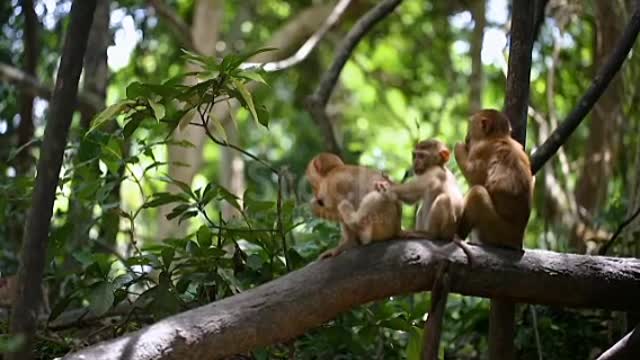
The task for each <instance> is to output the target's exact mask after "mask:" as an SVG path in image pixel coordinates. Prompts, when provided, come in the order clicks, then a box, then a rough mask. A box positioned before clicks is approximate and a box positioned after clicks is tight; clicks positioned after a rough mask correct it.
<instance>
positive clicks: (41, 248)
mask: <svg viewBox="0 0 640 360" xmlns="http://www.w3.org/2000/svg"><path fill="white" fill-rule="evenodd" d="M95 8H96V0H76V1H74V2H73V4H72V5H71V15H70V16H71V20H70V23H69V27H68V30H67V34H66V36H65V40H64V47H63V50H62V59H61V61H60V67H59V69H58V75H57V78H56V85H55V89H54V92H53V97H52V101H51V109H50V112H49V119H48V121H47V126H46V128H45V132H44V139H43V142H42V147H41V150H40V159H39V160H38V166H37V176H36V182H35V188H34V190H33V195H32V200H31V208H30V210H29V214H28V216H27V221H26V224H25V230H24V238H23V241H22V250H21V254H20V266H19V268H18V291H17V295H16V301H15V303H14V308H13V311H12V313H11V334H12V335H22V336H23V337H24V343H23V345H22V346H21V347H20V349H19V350H18V351H17V352H15V353H12V354H9V355H8V358H9V359H15V360H18V359H20V360H24V359H27V360H28V359H31V358H33V354H32V353H31V349H32V347H33V339H34V333H35V330H36V320H37V319H36V314H37V312H38V306H39V302H40V299H42V293H41V292H42V288H41V283H42V275H43V273H44V265H45V260H46V256H47V242H48V237H49V227H50V220H51V215H52V213H53V202H54V200H55V195H56V187H57V186H58V180H59V178H58V177H59V174H60V168H61V166H62V157H63V155H64V149H65V145H66V143H67V135H68V134H69V126H70V125H71V119H72V116H73V109H74V107H75V102H76V95H77V91H78V80H79V78H80V72H81V71H82V61H79V59H83V58H84V53H85V50H86V46H87V38H88V36H89V30H90V29H91V23H92V21H93V13H94V10H95Z"/></svg>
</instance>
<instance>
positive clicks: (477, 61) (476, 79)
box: [469, 0, 487, 113]
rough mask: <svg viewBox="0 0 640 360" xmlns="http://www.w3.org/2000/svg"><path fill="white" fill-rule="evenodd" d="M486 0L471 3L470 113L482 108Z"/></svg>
mask: <svg viewBox="0 0 640 360" xmlns="http://www.w3.org/2000/svg"><path fill="white" fill-rule="evenodd" d="M485 12H486V3H485V0H476V1H472V3H471V16H472V17H473V23H474V25H473V33H472V34H471V77H470V79H469V80H470V81H471V87H470V89H471V92H470V96H469V97H470V99H469V108H470V113H475V112H476V111H479V110H481V109H482V90H483V88H484V71H483V69H482V43H483V40H484V28H485V26H486V22H487V19H486V17H485Z"/></svg>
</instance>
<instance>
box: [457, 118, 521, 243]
mask: <svg viewBox="0 0 640 360" xmlns="http://www.w3.org/2000/svg"><path fill="white" fill-rule="evenodd" d="M455 157H456V160H457V161H458V165H459V166H460V170H461V171H462V174H463V175H464V177H465V178H466V179H467V181H468V182H469V185H471V189H469V192H468V193H467V195H466V197H465V199H464V211H463V215H462V220H461V222H460V226H459V228H458V233H459V235H460V236H461V237H462V238H465V237H466V236H467V235H468V234H469V232H470V231H471V229H476V231H477V235H478V239H479V240H480V242H482V243H486V244H492V245H498V246H504V247H509V248H513V249H522V242H523V237H524V231H525V228H526V226H527V222H528V221H529V215H530V213H531V202H532V195H533V194H532V191H533V177H532V174H531V165H530V163H529V157H528V156H527V154H526V153H525V152H524V149H523V148H522V145H520V143H518V142H517V141H515V140H513V139H512V138H511V125H510V124H509V119H507V117H506V116H505V115H504V114H503V113H501V112H499V111H497V110H491V109H488V110H487V109H485V110H481V111H479V112H477V113H475V114H473V115H472V116H471V121H470V122H469V129H468V133H467V137H466V141H465V143H464V144H456V147H455Z"/></svg>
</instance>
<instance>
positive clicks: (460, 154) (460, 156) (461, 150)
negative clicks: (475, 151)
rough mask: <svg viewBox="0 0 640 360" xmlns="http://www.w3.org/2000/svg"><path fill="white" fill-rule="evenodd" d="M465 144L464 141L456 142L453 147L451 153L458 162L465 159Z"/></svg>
mask: <svg viewBox="0 0 640 360" xmlns="http://www.w3.org/2000/svg"><path fill="white" fill-rule="evenodd" d="M467 150H468V149H467V145H466V144H465V143H457V144H456V146H455V147H454V148H453V154H454V155H455V156H456V161H457V162H458V164H460V163H463V162H466V161H467V155H468V153H467Z"/></svg>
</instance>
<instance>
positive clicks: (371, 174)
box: [306, 153, 402, 258]
mask: <svg viewBox="0 0 640 360" xmlns="http://www.w3.org/2000/svg"><path fill="white" fill-rule="evenodd" d="M306 177H307V180H308V181H309V183H310V184H311V188H312V190H313V193H314V198H313V199H312V201H311V210H312V212H313V214H314V215H316V216H318V217H321V218H324V219H327V220H331V221H335V222H339V223H340V225H341V229H342V239H341V241H340V243H339V244H338V246H336V247H335V248H333V249H331V250H328V251H326V252H325V253H323V254H322V255H321V256H320V257H321V258H326V257H331V256H336V255H338V254H340V253H341V252H342V251H344V250H347V249H349V248H352V247H354V246H357V245H358V244H359V243H363V244H367V243H369V242H371V241H379V240H387V239H391V238H393V237H397V236H398V235H400V233H401V231H400V222H401V215H402V208H401V205H400V202H398V201H397V199H395V198H393V197H391V196H389V195H386V194H381V193H378V192H376V191H374V183H376V182H378V181H388V178H387V177H386V176H385V175H383V174H382V172H380V171H377V170H374V169H371V168H368V167H364V166H355V165H345V164H344V162H343V161H342V160H341V159H340V158H339V157H338V156H336V155H333V154H329V153H321V154H319V155H317V156H315V157H314V158H313V159H311V161H310V162H309V164H308V165H307V170H306ZM356 209H358V210H356Z"/></svg>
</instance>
